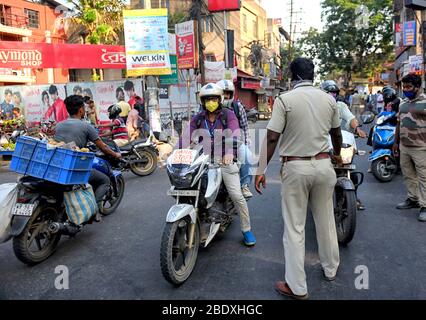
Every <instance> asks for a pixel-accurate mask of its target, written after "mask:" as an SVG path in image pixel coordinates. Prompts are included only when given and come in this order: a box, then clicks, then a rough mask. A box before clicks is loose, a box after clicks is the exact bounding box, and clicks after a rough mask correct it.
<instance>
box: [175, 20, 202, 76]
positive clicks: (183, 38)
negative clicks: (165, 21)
mask: <svg viewBox="0 0 426 320" xmlns="http://www.w3.org/2000/svg"><path fill="white" fill-rule="evenodd" d="M196 35H197V33H196V27H195V21H193V20H191V21H186V22H182V23H178V24H177V25H176V51H177V58H178V68H179V69H196V68H198V54H197V52H198V46H197V41H196Z"/></svg>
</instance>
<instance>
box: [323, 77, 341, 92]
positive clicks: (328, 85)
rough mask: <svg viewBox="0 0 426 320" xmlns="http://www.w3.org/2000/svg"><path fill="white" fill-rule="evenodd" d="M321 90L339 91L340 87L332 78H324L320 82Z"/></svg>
mask: <svg viewBox="0 0 426 320" xmlns="http://www.w3.org/2000/svg"><path fill="white" fill-rule="evenodd" d="M321 90H323V91H325V92H327V93H339V91H340V89H339V86H338V85H337V83H336V82H335V81H333V80H326V81H324V82H323V83H322V84H321Z"/></svg>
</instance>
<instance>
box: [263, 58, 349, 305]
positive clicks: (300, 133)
mask: <svg viewBox="0 0 426 320" xmlns="http://www.w3.org/2000/svg"><path fill="white" fill-rule="evenodd" d="M290 71H291V74H292V79H293V81H294V82H293V84H294V89H293V90H291V91H290V92H288V93H285V94H283V95H281V96H280V97H279V98H278V99H276V100H275V104H274V110H273V113H272V118H271V120H270V121H269V124H268V127H267V129H268V131H267V141H266V143H264V144H263V147H262V151H261V157H260V165H259V169H258V172H257V173H258V174H257V175H256V181H255V187H256V191H257V192H258V193H262V191H261V187H262V186H263V187H265V186H266V177H265V174H264V173H265V171H266V169H265V168H266V166H267V163H269V161H270V160H271V158H272V156H273V154H274V151H275V148H276V146H277V144H278V141H279V140H280V136H281V134H282V137H281V140H280V141H281V142H280V145H279V151H280V156H281V162H282V166H281V182H282V189H281V205H282V215H283V220H284V236H283V245H284V255H285V281H278V282H277V283H276V284H275V289H276V290H277V291H278V292H279V293H280V294H283V295H286V296H290V297H292V298H296V299H307V298H308V289H307V284H306V274H305V270H304V263H305V223H306V215H307V209H308V202H309V204H310V208H311V210H312V214H313V217H314V221H315V228H316V234H317V241H318V251H319V257H320V260H321V265H322V268H323V274H324V277H325V279H326V280H329V281H332V280H334V279H335V277H336V273H337V269H338V267H339V262H340V260H339V246H338V242H337V233H336V225H335V221H334V210H333V190H334V187H335V184H336V173H335V171H334V169H333V165H332V163H331V160H330V155H329V152H328V151H329V142H328V136H329V134H330V135H331V140H332V143H333V150H334V154H335V155H333V156H332V157H333V158H334V160H335V161H337V162H338V163H341V162H342V160H341V157H340V150H341V145H342V134H341V131H340V117H339V110H338V107H337V104H336V100H335V99H334V98H333V97H332V96H330V95H329V94H327V93H325V92H324V91H322V90H320V89H317V88H315V87H314V86H313V79H314V64H313V62H312V61H311V60H309V59H306V58H297V59H295V60H294V61H293V62H292V63H291V65H290ZM265 158H266V163H265Z"/></svg>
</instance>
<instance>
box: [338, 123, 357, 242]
mask: <svg viewBox="0 0 426 320" xmlns="http://www.w3.org/2000/svg"><path fill="white" fill-rule="evenodd" d="M342 136H343V144H342V149H341V153H340V155H341V157H342V160H343V164H342V165H337V164H334V170H335V171H336V176H337V183H336V186H335V188H334V195H333V203H334V219H335V221H336V231H337V239H338V241H339V243H340V244H342V245H347V244H348V243H349V242H351V240H352V239H353V237H354V234H355V229H356V213H357V196H356V190H357V188H358V187H359V186H360V185H361V184H362V183H363V181H364V174H363V173H362V172H358V171H356V166H355V164H353V159H354V157H355V155H356V154H358V149H357V146H356V141H355V136H354V134H352V133H350V132H348V131H344V130H342ZM330 143H331V141H330ZM330 145H331V144H330Z"/></svg>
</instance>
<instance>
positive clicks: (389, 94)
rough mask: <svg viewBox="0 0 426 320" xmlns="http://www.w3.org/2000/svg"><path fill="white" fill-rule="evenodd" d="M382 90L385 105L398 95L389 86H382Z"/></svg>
mask: <svg viewBox="0 0 426 320" xmlns="http://www.w3.org/2000/svg"><path fill="white" fill-rule="evenodd" d="M382 92H383V100H384V101H385V105H387V104H388V103H389V102H392V101H394V100H395V99H396V98H397V97H398V96H397V94H396V91H395V89H394V88H392V87H390V86H386V87H384V88H383V91H382Z"/></svg>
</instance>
